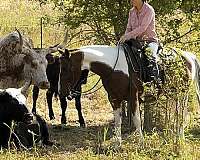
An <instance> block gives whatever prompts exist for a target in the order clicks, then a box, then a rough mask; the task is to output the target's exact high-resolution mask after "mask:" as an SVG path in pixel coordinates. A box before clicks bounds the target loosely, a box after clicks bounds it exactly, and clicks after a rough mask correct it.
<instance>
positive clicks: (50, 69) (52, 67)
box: [32, 54, 88, 127]
mask: <svg viewBox="0 0 200 160" xmlns="http://www.w3.org/2000/svg"><path fill="white" fill-rule="evenodd" d="M46 58H47V61H48V65H47V70H46V73H47V78H48V80H49V82H50V88H49V89H48V91H47V92H46V99H47V104H48V109H49V118H50V120H53V119H55V116H54V112H53V108H52V98H53V95H54V96H55V97H56V96H57V95H58V81H59V73H60V61H59V57H58V56H53V55H52V54H47V55H46ZM87 75H88V70H84V71H83V72H82V75H81V77H80V81H82V83H81V84H86V81H87ZM81 84H80V85H79V86H78V90H79V91H80V92H81ZM32 92H33V108H32V112H33V113H36V101H37V98H38V94H39V88H38V87H37V86H34V88H33V91H32ZM59 99H60V105H61V110H62V115H61V124H66V116H65V112H66V109H67V101H66V97H60V96H59ZM75 106H76V109H77V111H78V117H79V123H80V126H81V127H85V120H84V118H83V115H82V112H81V95H78V96H76V97H75Z"/></svg>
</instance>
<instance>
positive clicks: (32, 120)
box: [0, 30, 88, 149]
mask: <svg viewBox="0 0 200 160" xmlns="http://www.w3.org/2000/svg"><path fill="white" fill-rule="evenodd" d="M65 41H66V37H65V40H64V42H63V43H62V45H63V44H64V43H65ZM62 45H61V44H58V45H55V46H53V47H49V48H44V49H40V48H34V47H33V44H32V41H30V40H29V39H28V38H26V37H25V36H22V35H21V33H20V32H19V31H18V30H16V31H14V32H12V33H10V34H8V35H6V36H5V37H3V38H1V39H0V148H10V147H11V146H15V147H16V148H17V149H21V148H23V149H28V148H31V147H33V145H34V144H35V143H37V142H39V141H41V142H42V143H43V144H44V145H50V146H52V145H53V144H54V143H53V142H52V141H50V140H49V132H48V127H47V124H46V122H45V120H44V119H43V118H42V117H41V116H40V115H38V114H37V113H36V101H37V98H38V93H39V89H48V90H47V92H46V98H47V103H48V108H49V118H50V120H52V119H55V116H54V112H53V109H52V97H53V95H55V96H59V95H58V82H59V72H60V62H59V56H53V55H52V53H54V52H57V51H59V48H62ZM83 75H84V76H82V77H81V78H82V80H81V79H80V81H82V82H83V83H86V78H87V75H88V71H87V70H86V71H84V73H83ZM31 84H32V85H34V87H33V108H32V112H31V111H29V109H28V107H27V104H26V98H27V90H28V88H29V87H30V85H31ZM78 90H79V91H81V85H79V86H78ZM80 97H81V95H80V94H78V95H77V96H75V105H76V108H77V111H78V115H79V122H80V126H82V127H85V121H84V118H83V116H82V112H81V102H80ZM59 99H60V104H61V109H62V116H61V123H62V124H66V116H65V111H66V108H67V101H66V98H65V97H60V96H59ZM11 144H12V145H11Z"/></svg>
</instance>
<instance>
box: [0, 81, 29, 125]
mask: <svg viewBox="0 0 200 160" xmlns="http://www.w3.org/2000/svg"><path fill="white" fill-rule="evenodd" d="M29 86H30V82H27V83H25V85H24V86H23V87H22V88H8V89H5V90H1V91H0V105H1V109H0V110H1V114H2V115H1V118H2V116H3V117H4V116H5V118H3V119H4V120H14V121H17V122H24V123H26V124H31V123H32V121H33V115H32V113H31V112H30V111H29V110H28V108H27V107H26V97H25V95H24V94H25V93H26V92H27V90H28V88H29Z"/></svg>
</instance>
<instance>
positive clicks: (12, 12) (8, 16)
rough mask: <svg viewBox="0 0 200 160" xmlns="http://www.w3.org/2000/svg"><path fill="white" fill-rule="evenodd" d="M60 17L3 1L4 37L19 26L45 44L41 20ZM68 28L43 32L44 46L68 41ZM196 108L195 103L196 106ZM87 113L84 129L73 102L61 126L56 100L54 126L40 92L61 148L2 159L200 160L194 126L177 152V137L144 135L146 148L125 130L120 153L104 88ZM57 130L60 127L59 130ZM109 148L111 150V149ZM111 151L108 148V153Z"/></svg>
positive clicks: (21, 1) (89, 100) (198, 130)
mask: <svg viewBox="0 0 200 160" xmlns="http://www.w3.org/2000/svg"><path fill="white" fill-rule="evenodd" d="M46 14H47V15H51V16H52V17H53V16H56V14H57V13H56V12H55V11H54V10H52V9H51V6H43V8H41V7H39V6H38V3H36V2H35V1H30V0H17V1H14V0H0V23H1V27H0V35H1V36H2V35H5V34H7V33H9V32H11V31H13V30H14V29H15V27H17V28H19V29H20V31H22V32H23V33H24V34H25V35H27V36H30V37H31V38H32V39H33V42H34V44H35V46H40V18H41V17H42V16H44V15H46ZM63 32H64V28H62V26H56V25H46V26H45V27H44V28H43V36H44V37H43V38H44V39H43V43H44V46H48V45H50V44H55V43H58V42H60V41H61V40H62V36H63ZM97 79H98V78H97V77H95V78H90V79H89V81H88V84H87V85H86V86H85V87H84V90H87V89H89V88H90V87H92V86H93V85H94V83H95V82H96V81H97ZM27 101H28V106H29V108H30V109H31V106H32V96H31V92H30V93H29V97H28V100H27ZM193 103H194V104H193V105H195V102H193ZM82 106H83V115H84V117H85V120H86V125H87V127H86V128H80V127H79V123H78V121H77V120H78V115H77V111H76V109H75V107H74V102H73V101H71V102H68V109H67V113H66V115H67V118H68V120H67V126H66V127H65V128H61V127H59V124H60V118H61V116H60V113H61V109H60V105H59V101H55V100H54V101H53V109H54V113H55V117H56V119H55V121H54V122H53V124H52V122H50V121H49V118H48V108H47V103H46V99H45V91H40V96H39V99H38V102H37V111H38V113H39V114H40V115H41V116H42V117H44V118H45V119H46V121H47V123H48V126H49V131H50V136H51V140H53V141H55V142H56V143H57V144H59V145H55V146H53V147H44V146H36V148H33V149H32V150H30V151H16V150H8V151H5V150H3V151H0V159H1V160H4V159H5V160H21V159H27V160H49V159H50V160H51V159H52V160H54V159H55V160H66V159H67V160H68V159H73V160H76V159H77V160H82V159H84V160H85V159H89V160H93V159H95V160H96V159H108V160H120V159H123V160H124V159H137V160H140V159H141V160H149V159H154V160H163V159H179V160H184V159H187V160H195V159H196V160H197V159H200V136H199V135H200V125H199V123H197V122H196V121H192V122H191V123H195V124H196V125H192V126H193V127H191V128H189V130H188V131H187V133H186V140H185V141H183V142H181V148H180V149H179V151H178V152H175V148H176V146H175V144H174V142H173V139H170V138H169V137H166V136H164V135H160V134H159V133H158V132H154V133H153V134H152V135H147V134H144V136H145V139H144V145H143V147H142V146H141V144H140V143H139V142H138V138H137V136H135V135H134V134H133V133H132V134H128V133H126V132H125V130H126V126H124V127H123V143H122V147H121V149H120V150H118V151H116V150H114V149H112V148H111V145H110V143H111V140H110V138H111V136H112V128H113V113H112V108H111V106H110V104H109V102H108V99H107V94H106V92H105V90H104V89H103V88H101V89H100V90H98V91H97V92H95V93H94V94H90V95H85V96H83V97H82ZM55 126H57V127H55ZM105 146H106V147H105ZM105 148H107V149H105Z"/></svg>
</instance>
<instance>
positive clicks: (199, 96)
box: [194, 58, 200, 105]
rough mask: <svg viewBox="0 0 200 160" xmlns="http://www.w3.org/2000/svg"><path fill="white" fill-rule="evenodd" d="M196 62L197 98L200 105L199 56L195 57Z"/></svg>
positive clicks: (195, 82) (195, 81)
mask: <svg viewBox="0 0 200 160" xmlns="http://www.w3.org/2000/svg"><path fill="white" fill-rule="evenodd" d="M194 64H195V74H194V84H195V88H196V94H197V99H198V102H199V105H200V62H199V61H198V59H197V58H195V59H194Z"/></svg>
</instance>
